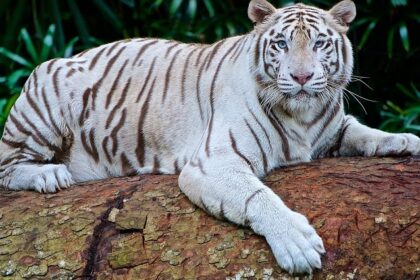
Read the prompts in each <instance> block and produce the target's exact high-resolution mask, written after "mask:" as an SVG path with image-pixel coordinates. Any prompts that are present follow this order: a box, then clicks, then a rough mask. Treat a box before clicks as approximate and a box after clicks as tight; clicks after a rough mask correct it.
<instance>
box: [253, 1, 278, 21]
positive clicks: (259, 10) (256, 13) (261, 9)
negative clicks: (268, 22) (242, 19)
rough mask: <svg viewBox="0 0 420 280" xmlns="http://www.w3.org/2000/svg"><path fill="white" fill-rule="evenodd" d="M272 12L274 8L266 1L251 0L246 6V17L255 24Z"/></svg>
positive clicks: (274, 10)
mask: <svg viewBox="0 0 420 280" xmlns="http://www.w3.org/2000/svg"><path fill="white" fill-rule="evenodd" d="M274 12H276V8H275V7H274V6H273V5H271V4H270V3H268V2H267V1H266V0H251V2H250V3H249V6H248V17H249V19H250V20H251V21H252V22H253V23H255V24H258V23H261V22H263V21H264V20H265V19H266V18H267V17H268V16H269V15H271V14H273V13H274Z"/></svg>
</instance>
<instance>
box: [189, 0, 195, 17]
mask: <svg viewBox="0 0 420 280" xmlns="http://www.w3.org/2000/svg"><path fill="white" fill-rule="evenodd" d="M187 13H188V16H189V18H190V19H194V18H195V16H196V14H197V0H190V1H189V2H188V10H187Z"/></svg>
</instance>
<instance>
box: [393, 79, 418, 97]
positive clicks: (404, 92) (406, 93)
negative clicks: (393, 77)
mask: <svg viewBox="0 0 420 280" xmlns="http://www.w3.org/2000/svg"><path fill="white" fill-rule="evenodd" d="M397 88H398V89H399V90H400V91H401V92H402V93H403V94H404V95H405V96H407V97H409V98H411V99H413V100H415V101H416V100H417V98H416V96H415V95H414V94H413V93H411V91H410V90H409V89H408V88H407V87H406V86H404V85H403V84H400V83H397Z"/></svg>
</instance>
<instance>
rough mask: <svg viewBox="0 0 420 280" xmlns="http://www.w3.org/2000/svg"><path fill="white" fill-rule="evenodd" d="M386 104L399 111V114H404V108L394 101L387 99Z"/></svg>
mask: <svg viewBox="0 0 420 280" xmlns="http://www.w3.org/2000/svg"><path fill="white" fill-rule="evenodd" d="M386 105H388V107H389V108H391V109H392V110H394V111H395V112H398V113H399V114H403V113H404V110H402V109H401V108H400V107H399V106H397V105H395V104H394V103H393V102H391V101H387V102H386Z"/></svg>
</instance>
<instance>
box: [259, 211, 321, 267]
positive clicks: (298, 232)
mask: <svg viewBox="0 0 420 280" xmlns="http://www.w3.org/2000/svg"><path fill="white" fill-rule="evenodd" d="M265 237H266V239H267V242H268V244H269V245H270V247H271V249H272V251H273V253H274V256H275V258H276V260H277V262H278V263H279V265H280V266H281V267H282V268H283V269H285V270H287V271H288V272H289V273H291V274H293V273H312V271H313V269H315V268H318V269H319V268H321V254H323V253H325V249H324V244H323V242H322V239H321V237H319V236H318V234H317V233H316V231H315V229H314V228H313V227H312V226H311V225H310V224H309V222H308V220H307V219H306V217H305V216H303V215H301V214H299V213H296V212H292V211H290V212H289V213H288V214H287V215H286V217H284V218H282V219H280V221H279V223H278V224H277V225H274V227H273V228H272V232H270V233H268V234H266V235H265Z"/></svg>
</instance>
